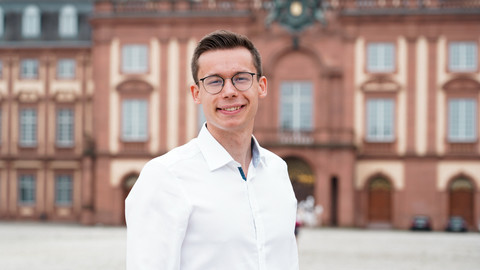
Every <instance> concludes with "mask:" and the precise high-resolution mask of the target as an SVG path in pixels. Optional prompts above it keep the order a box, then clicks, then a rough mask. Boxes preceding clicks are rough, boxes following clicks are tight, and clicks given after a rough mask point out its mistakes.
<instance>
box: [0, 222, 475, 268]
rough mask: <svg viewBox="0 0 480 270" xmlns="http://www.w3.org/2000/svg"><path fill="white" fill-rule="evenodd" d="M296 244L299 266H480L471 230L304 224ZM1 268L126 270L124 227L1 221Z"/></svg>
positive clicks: (473, 234)
mask: <svg viewBox="0 0 480 270" xmlns="http://www.w3.org/2000/svg"><path fill="white" fill-rule="evenodd" d="M298 245H299V254H300V269H301V270H322V269H328V270H350V269H352V270H377V269H382V270H383V269H386V270H415V269H422V270H429V269H431V270H478V269H480V233H473V232H471V233H445V232H409V231H395V230H391V231H372V230H362V229H330V228H320V229H307V228H304V229H303V230H302V231H301V232H300V235H299V238H298ZM0 269H2V270H17V269H18V270H47V269H48V270H77V269H78V270H86V269H88V270H96V269H99V270H100V269H101V270H108V269H112V270H117V269H125V228H124V227H105V226H93V227H85V226H80V225H73V224H71V225H65V224H62V225H60V224H49V223H11V222H0ZM202 270H203V269H202ZM205 270H208V269H205ZM226 270H228V269H226ZM246 270H248V269H246ZM272 270H276V269H272ZM279 270H280V269H279Z"/></svg>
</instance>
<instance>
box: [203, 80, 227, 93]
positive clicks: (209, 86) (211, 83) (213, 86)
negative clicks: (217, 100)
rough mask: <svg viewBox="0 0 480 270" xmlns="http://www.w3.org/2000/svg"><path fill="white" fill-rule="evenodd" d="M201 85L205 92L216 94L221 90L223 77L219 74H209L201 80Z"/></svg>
mask: <svg viewBox="0 0 480 270" xmlns="http://www.w3.org/2000/svg"><path fill="white" fill-rule="evenodd" d="M203 86H204V87H205V90H207V92H209V93H212V94H216V93H218V92H220V91H221V90H222V87H223V79H222V77H220V76H209V77H206V78H205V79H204V80H203Z"/></svg>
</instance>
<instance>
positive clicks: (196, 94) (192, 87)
mask: <svg viewBox="0 0 480 270" xmlns="http://www.w3.org/2000/svg"><path fill="white" fill-rule="evenodd" d="M190 92H191V93H192V98H193V101H194V102H195V103H196V104H200V103H202V102H201V100H200V89H199V88H198V85H196V84H192V85H190Z"/></svg>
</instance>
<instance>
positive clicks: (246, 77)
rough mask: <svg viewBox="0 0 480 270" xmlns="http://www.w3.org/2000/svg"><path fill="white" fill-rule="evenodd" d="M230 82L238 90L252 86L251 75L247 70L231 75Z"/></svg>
mask: <svg viewBox="0 0 480 270" xmlns="http://www.w3.org/2000/svg"><path fill="white" fill-rule="evenodd" d="M232 82H233V85H235V87H236V88H237V89H238V90H240V91H245V90H248V89H249V88H250V87H251V86H252V82H253V75H252V74H251V73H248V72H240V73H238V74H236V75H235V76H233V78H232Z"/></svg>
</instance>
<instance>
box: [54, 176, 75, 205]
mask: <svg viewBox="0 0 480 270" xmlns="http://www.w3.org/2000/svg"><path fill="white" fill-rule="evenodd" d="M73 189H74V182H73V175H72V174H70V173H58V174H56V175H55V206H58V207H71V206H72V205H73V195H74V193H73Z"/></svg>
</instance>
